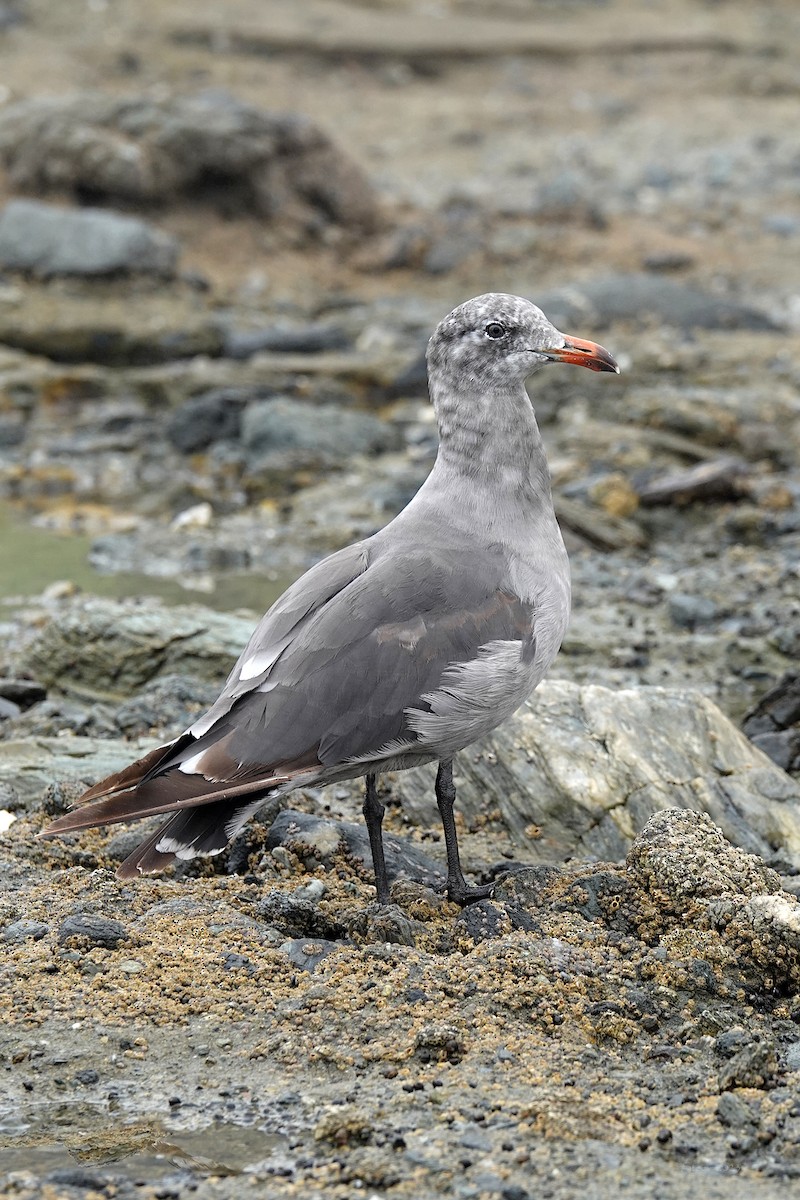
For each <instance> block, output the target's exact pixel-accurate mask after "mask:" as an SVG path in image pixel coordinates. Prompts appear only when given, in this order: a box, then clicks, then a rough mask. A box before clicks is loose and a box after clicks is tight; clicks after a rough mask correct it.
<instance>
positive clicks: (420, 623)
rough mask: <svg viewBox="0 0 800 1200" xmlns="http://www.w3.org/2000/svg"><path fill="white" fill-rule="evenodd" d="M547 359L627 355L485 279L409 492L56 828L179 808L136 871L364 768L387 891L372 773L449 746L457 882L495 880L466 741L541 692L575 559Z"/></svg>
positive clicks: (274, 613)
mask: <svg viewBox="0 0 800 1200" xmlns="http://www.w3.org/2000/svg"><path fill="white" fill-rule="evenodd" d="M550 362H565V363H577V364H578V365H580V366H584V367H589V368H590V369H591V370H593V371H618V370H619V368H618V367H617V364H616V363H615V361H614V359H613V358H612V357H611V355H610V354H609V353H608V351H607V350H604V349H603V348H602V346H597V345H595V343H594V342H586V341H582V340H580V339H578V338H574V337H569V338H567V337H565V336H564V335H563V334H561V333H559V332H558V330H557V329H555V328H554V326H553V325H551V324H550V322H549V321H548V320H547V318H546V317H545V315H544V313H543V312H542V311H541V309H538V308H537V307H536V306H535V305H534V304H531V303H530V302H529V301H528V300H524V299H522V298H521V297H519V296H506V295H502V294H496V293H495V294H489V295H485V296H478V297H477V298H476V299H474V300H469V301H467V303H466V304H462V305H460V307H459V308H456V309H455V310H454V311H453V312H452V313H450V315H449V316H448V317H445V319H444V320H443V321H442V322H441V324H440V325H439V327H438V328H437V329H436V332H435V333H434V335H433V337H432V338H431V340H430V343H429V345H428V374H429V383H430V394H431V399H432V401H433V406H434V409H435V412H436V418H437V421H438V424H439V439H440V440H439V452H438V454H437V457H436V462H435V464H434V467H433V470H432V471H431V473H430V475H429V476H428V478H427V479H426V481H425V483H424V484H423V485H422V487H421V488H420V490H419V491H418V492H417V494H416V496H415V497H414V499H413V500H412V501H411V503H410V504H409V505H408V507H407V508H405V509H404V510H403V511H402V512H401V513H400V514H399V516H397V517H395V519H394V520H393V521H391V522H390V523H389V524H388V525H387V526H386V527H385V528H384V529H382V530H381V531H380V532H379V533H376V534H374V535H373V536H372V537H369V538H366V539H365V540H364V541H362V542H357V543H356V544H355V545H353V546H348V547H346V548H345V549H344V550H339V551H338V552H337V553H336V554H332V555H331V556H330V557H329V558H326V559H324V561H322V562H320V563H318V564H317V565H316V566H315V567H312V569H311V570H310V571H308V572H306V574H305V575H303V576H302V577H301V578H300V579H298V580H297V582H296V583H294V584H292V586H291V587H290V588H289V589H288V591H287V592H285V593H284V595H283V596H282V597H281V598H280V600H277V601H276V603H275V604H273V606H272V608H271V609H270V610H269V612H268V613H267V614H266V616H264V617H263V618H262V619H261V621H260V623H259V625H258V626H257V628H256V630H255V632H254V633H253V636H252V637H251V638H250V641H249V642H248V644H247V646H246V647H245V649H244V650H243V652H242V654H241V656H240V657H239V660H238V662H237V663H236V665H235V666H234V668H233V670H232V672H231V674H230V676H229V678H228V681H227V683H226V684H225V687H224V688H223V690H222V694H221V695H220V697H219V699H218V700H217V701H216V703H215V704H213V705H212V707H211V708H210V709H209V711H208V712H207V713H206V714H205V716H203V717H201V718H200V719H199V720H198V721H195V723H194V725H192V726H191V728H190V729H188V730H187V731H186V732H185V733H183V734H181V735H180V737H178V738H177V739H176V740H175V741H173V742H170V743H168V744H167V745H166V746H160V747H159V748H158V749H156V750H153V751H151V752H150V753H149V754H147V755H145V757H144V758H142V759H140V760H139V761H138V762H135V763H133V764H132V765H131V766H130V767H128V768H126V769H125V770H124V771H121V772H119V773H118V774H117V775H111V776H110V777H109V778H108V779H105V780H103V782H102V783H99V784H97V785H96V786H95V787H93V788H90V789H89V791H87V792H86V793H85V795H84V796H83V797H82V798H81V800H80V801H79V807H77V808H76V809H74V810H73V811H72V812H69V813H67V814H66V815H65V816H63V817H60V818H59V819H58V820H57V821H54V822H53V823H52V825H50V826H49V827H48V828H47V829H46V830H45V831H44V836H46V837H50V836H52V835H54V834H58V833H64V832H66V831H67V830H74V829H86V828H89V827H90V826H92V825H104V824H109V823H111V822H115V821H130V820H135V819H137V818H139V817H147V816H150V815H151V814H154V813H171V814H172V815H171V816H170V817H169V819H168V820H167V821H166V823H165V824H164V825H163V826H162V827H161V828H160V829H158V831H157V832H156V833H154V834H153V835H152V836H151V837H149V838H148V839H147V840H146V841H145V842H143V843H142V845H141V846H139V848H138V849H137V850H135V851H134V853H133V854H131V855H130V857H129V858H127V859H126V860H125V862H123V863H122V865H121V866H120V868H119V870H118V872H117V874H118V876H119V877H120V878H121V879H130V878H132V877H135V876H136V875H137V874H138V873H139V872H152V871H158V870H161V869H162V868H163V867H165V866H166V865H167V864H168V863H170V862H172V861H173V859H175V858H179V859H186V858H193V857H194V856H195V855H198V854H217V853H219V851H220V850H222V849H224V847H225V846H226V845H227V843H228V842H229V841H230V839H231V838H232V837H234V835H235V834H237V833H238V832H239V830H240V829H241V828H242V826H243V825H244V824H245V822H246V821H247V820H248V818H249V817H251V816H252V815H253V814H254V813H255V812H256V810H257V809H258V808H259V807H260V805H261V804H262V803H263V802H264V798H265V796H266V795H267V794H273V795H274V794H276V793H278V794H280V793H284V792H288V791H291V789H292V788H296V787H303V786H309V785H313V786H317V785H320V784H325V783H331V782H333V781H335V780H340V779H349V778H353V777H355V776H359V775H365V776H366V799H365V800H364V817H365V819H366V823H367V829H368V831H369V838H370V845H371V847H372V857H373V863H374V867H375V882H376V887H377V893H378V900H379V901H380V902H381V903H385V902H388V900H389V881H388V877H387V873H386V864H385V862H384V856H383V842H382V836H381V822H382V819H383V812H384V809H383V805H382V804H381V803H380V801H379V799H378V796H377V792H376V787H375V780H376V775H377V773H378V772H379V771H390V770H398V769H400V768H405V767H412V766H416V765H417V764H418V763H424V762H431V761H438V763H439V770H438V774H437V776H436V799H437V802H438V805H439V811H440V813H441V817H442V825H443V827H444V837H445V846H446V849H447V892H448V895H449V896H450V897H451V899H453V900H455V901H457V902H458V903H459V904H466V903H468V902H469V901H471V900H476V899H479V898H481V897H483V896H486V895H487V894H489V891H490V889H489V888H487V887H468V886H467V884H466V882H465V880H464V876H463V874H462V871H461V866H460V863H459V857H458V844H457V841H456V830H455V823H454V819H453V803H454V800H455V788H454V786H453V756H454V754H456V752H457V751H459V750H462V749H463V748H464V747H465V746H468V745H469V744H470V743H471V742H474V741H476V739H478V738H480V737H482V736H483V734H485V733H487V732H488V731H489V730H490V729H493V728H494V727H495V726H496V725H499V724H500V722H501V721H504V720H505V719H506V717H509V716H511V714H512V713H513V712H514V710H515V709H516V708H518V707H519V705H520V704H522V702H523V701H524V700H525V699H526V698H527V697H528V696H529V695H530V694H531V692H532V691H533V689H534V688H535V687H536V685H537V684H538V683H539V681H540V680H541V679H542V677H543V676H544V674H545V672H546V671H547V669H548V667H549V666H550V664H551V662H552V661H553V659H554V657H555V655H556V653H557V652H558V648H559V646H560V644H561V639H562V637H563V635H564V631H565V629H566V626H567V620H568V617H569V603H570V583H569V564H568V561H567V554H566V550H565V549H564V543H563V541H562V538H561V532H560V530H559V528H558V524H557V522H556V519H555V515H554V513H553V503H552V498H551V493H550V479H549V474H548V470H547V462H546V459H545V454H544V447H543V445H542V439H541V436H540V434H539V429H538V427H537V424H536V419H535V417H534V413H533V408H532V406H531V402H530V399H529V397H528V394H527V392H526V390H525V380H526V379H527V377H528V376H529V375H531V374H532V373H533V372H534V371H536V370H538V369H539V367H542V366H544V365H545V364H546V363H550Z"/></svg>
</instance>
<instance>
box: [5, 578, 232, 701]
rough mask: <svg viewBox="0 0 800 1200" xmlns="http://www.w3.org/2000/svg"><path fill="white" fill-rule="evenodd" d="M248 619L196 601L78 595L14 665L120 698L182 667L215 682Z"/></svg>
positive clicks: (69, 689)
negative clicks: (179, 602)
mask: <svg viewBox="0 0 800 1200" xmlns="http://www.w3.org/2000/svg"><path fill="white" fill-rule="evenodd" d="M253 625H254V621H253V620H252V619H250V618H245V617H236V616H231V615H228V614H224V613H215V612H212V611H211V610H210V609H207V608H201V607H199V606H186V607H174V608H169V607H167V606H166V605H164V606H162V605H159V604H153V603H152V602H148V603H147V604H146V605H144V604H142V605H139V604H137V603H136V602H130V601H114V600H100V599H92V598H90V597H86V598H79V599H77V600H75V601H73V602H72V603H67V604H65V605H64V606H63V607H61V608H59V609H58V610H57V611H56V612H55V613H54V615H53V617H52V618H51V620H50V621H49V622H48V623H47V624H46V625H44V627H43V628H42V629H41V630H40V631H39V632H38V633H37V634H36V636H35V637H34V638H33V640H32V642H31V643H30V645H28V646H27V647H26V648H25V650H24V651H23V652H22V654H21V656H20V657H21V664H22V665H24V666H25V667H26V668H27V669H28V670H29V671H30V673H31V674H34V675H36V676H37V677H38V678H39V679H41V680H42V682H43V683H44V684H45V685H47V686H48V687H49V686H57V687H58V688H59V689H60V690H61V691H63V692H66V693H67V694H68V695H73V696H79V697H80V696H83V697H104V698H106V699H111V698H113V699H127V698H128V697H129V696H130V694H131V693H132V692H135V691H138V690H139V689H140V688H141V687H143V686H144V685H145V684H147V683H149V682H151V681H152V680H154V679H155V678H157V677H160V676H163V675H168V674H174V673H176V672H182V671H183V670H186V671H188V672H191V674H192V675H193V676H194V677H195V678H196V679H198V680H206V681H214V682H216V683H218V684H220V685H221V683H222V682H223V680H224V679H225V678H226V676H227V674H228V672H229V670H230V668H231V666H232V665H233V662H234V661H235V660H236V658H237V657H238V655H239V652H240V651H241V649H242V647H243V646H244V645H245V643H246V642H247V639H248V638H249V636H250V634H251V633H252V630H253Z"/></svg>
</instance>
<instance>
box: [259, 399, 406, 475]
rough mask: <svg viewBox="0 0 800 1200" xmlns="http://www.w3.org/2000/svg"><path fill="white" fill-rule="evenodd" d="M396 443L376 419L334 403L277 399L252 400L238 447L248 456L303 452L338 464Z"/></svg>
mask: <svg viewBox="0 0 800 1200" xmlns="http://www.w3.org/2000/svg"><path fill="white" fill-rule="evenodd" d="M398 441H399V439H398V436H397V435H396V433H395V431H394V430H393V429H392V428H391V426H389V425H387V424H386V422H385V421H382V420H381V419H380V418H379V417H373V416H372V415H370V414H369V413H363V412H353V411H350V410H348V409H345V408H339V407H338V406H337V405H333V404H326V405H318V404H303V403H301V402H300V401H297V400H290V399H288V398H287V397H284V396H276V397H274V398H272V399H270V400H256V401H253V403H251V404H249V405H248V406H247V408H246V409H245V410H244V413H243V415H242V442H243V443H244V445H245V447H246V448H247V450H248V451H249V453H250V454H251V455H264V454H271V453H274V454H283V453H284V452H286V451H302V452H304V453H306V454H308V455H310V456H313V457H314V458H317V459H322V460H323V461H329V462H336V463H341V462H342V460H344V459H346V458H347V457H348V456H350V455H353V454H375V453H378V452H379V451H381V450H388V449H393V448H395V447H396V446H397V444H398Z"/></svg>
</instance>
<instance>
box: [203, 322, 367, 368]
mask: <svg viewBox="0 0 800 1200" xmlns="http://www.w3.org/2000/svg"><path fill="white" fill-rule="evenodd" d="M222 344H223V351H222V352H223V354H224V355H225V357H226V358H242V359H244V358H252V356H253V355H254V354H259V353H261V352H263V351H265V350H266V351H271V352H272V353H281V354H321V353H322V352H323V351H326V350H328V351H330V350H349V349H351V348H352V344H353V342H352V338H351V337H350V336H349V334H348V333H347V332H346V331H345V330H344V329H342V328H341V326H339V325H330V324H323V323H316V324H309V325H299V326H280V325H276V326H272V327H268V328H264V329H235V328H226V329H225V331H224V334H223V343H222Z"/></svg>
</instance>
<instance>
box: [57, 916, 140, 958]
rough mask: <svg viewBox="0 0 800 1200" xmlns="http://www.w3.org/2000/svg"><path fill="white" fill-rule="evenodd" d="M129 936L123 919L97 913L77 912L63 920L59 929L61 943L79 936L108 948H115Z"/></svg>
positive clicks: (92, 943)
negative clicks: (117, 919) (118, 919)
mask: <svg viewBox="0 0 800 1200" xmlns="http://www.w3.org/2000/svg"><path fill="white" fill-rule="evenodd" d="M127 936H128V931H127V930H126V928H125V926H124V925H123V924H122V922H121V921H115V920H113V919H112V918H111V917H102V916H98V915H96V914H95V913H75V914H74V915H73V916H71V917H67V919H66V920H65V921H62V923H61V926H60V928H59V930H58V940H59V943H60V944H61V945H63V944H64V943H65V942H68V941H69V940H70V939H71V938H79V939H80V940H82V941H86V942H89V943H90V945H92V946H105V947H106V949H108V950H113V949H115V947H116V946H118V945H119V943H120V942H122V941H124V940H125V938H126V937H127Z"/></svg>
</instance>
